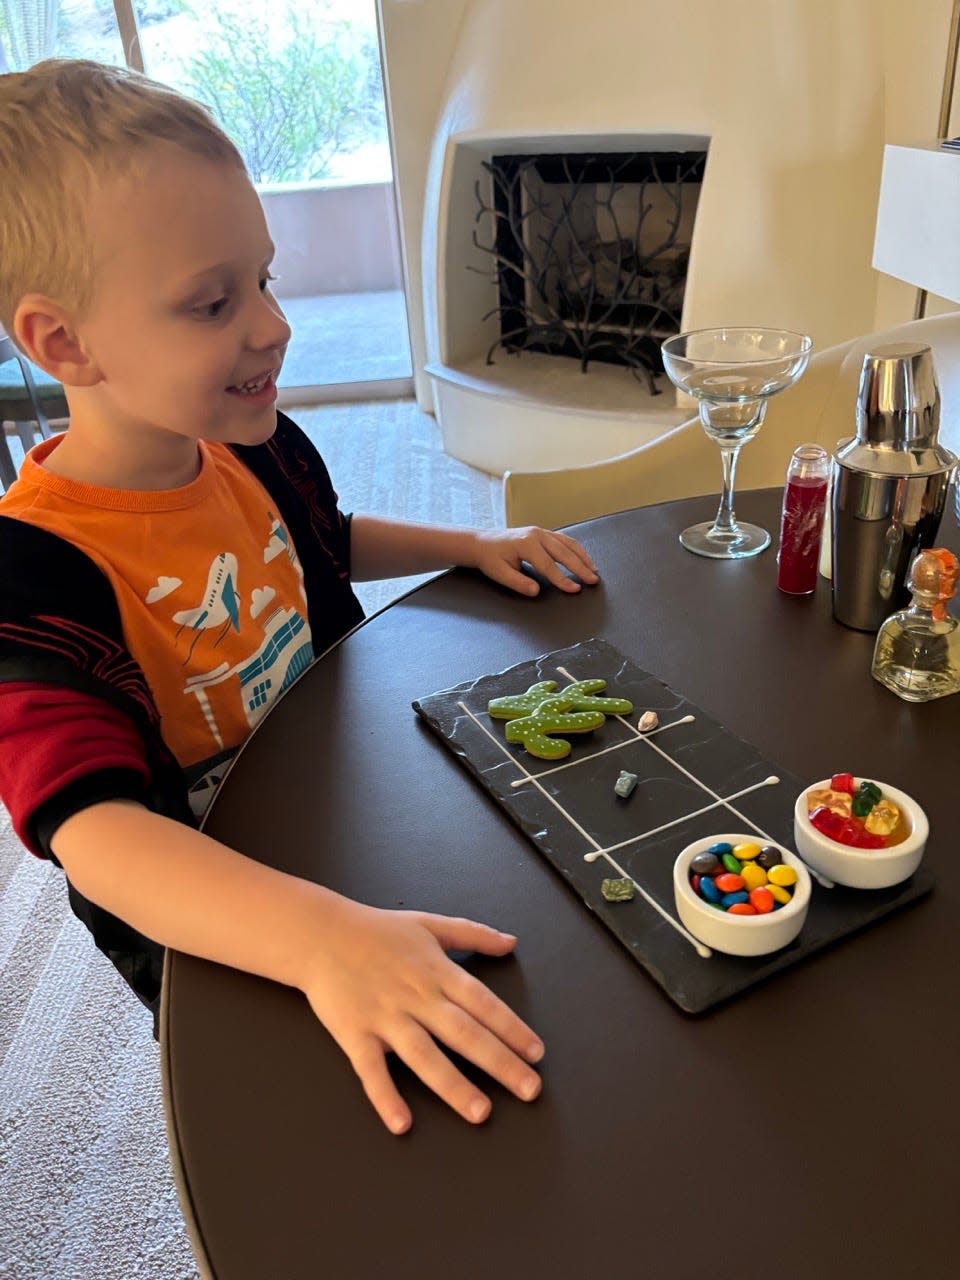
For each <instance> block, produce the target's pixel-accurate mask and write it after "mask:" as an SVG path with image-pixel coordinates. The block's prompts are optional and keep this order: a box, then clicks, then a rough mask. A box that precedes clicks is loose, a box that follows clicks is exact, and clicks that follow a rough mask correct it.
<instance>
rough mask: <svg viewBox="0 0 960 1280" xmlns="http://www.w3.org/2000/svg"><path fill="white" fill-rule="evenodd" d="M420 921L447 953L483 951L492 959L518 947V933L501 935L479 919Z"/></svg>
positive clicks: (431, 917) (432, 917)
mask: <svg viewBox="0 0 960 1280" xmlns="http://www.w3.org/2000/svg"><path fill="white" fill-rule="evenodd" d="M420 919H421V922H422V924H423V926H424V928H425V929H428V930H429V931H430V932H431V933H432V934H433V936H434V937H435V938H436V940H437V941H438V942H439V943H440V945H441V947H443V949H444V951H482V952H483V953H484V955H488V956H505V955H506V954H507V952H509V951H512V950H513V948H514V947H515V946H516V945H517V939H516V937H515V935H514V934H512V933H501V932H500V930H499V929H491V927H490V926H489V925H488V924H480V923H479V921H477V920H465V919H463V918H462V917H457V916H435V915H423V916H421V917H420Z"/></svg>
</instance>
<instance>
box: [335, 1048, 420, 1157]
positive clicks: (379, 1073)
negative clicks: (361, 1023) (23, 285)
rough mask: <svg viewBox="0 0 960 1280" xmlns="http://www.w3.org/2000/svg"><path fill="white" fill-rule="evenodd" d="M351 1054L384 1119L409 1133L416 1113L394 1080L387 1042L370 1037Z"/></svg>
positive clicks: (389, 1125) (394, 1130) (397, 1130)
mask: <svg viewBox="0 0 960 1280" xmlns="http://www.w3.org/2000/svg"><path fill="white" fill-rule="evenodd" d="M348 1056H349V1058H350V1062H351V1065H352V1066H353V1069H354V1071H355V1072H356V1073H357V1075H358V1076H359V1077H360V1083H361V1084H362V1085H363V1091H364V1093H365V1094H366V1095H367V1097H368V1099H369V1100H370V1103H371V1105H372V1106H373V1109H374V1111H376V1113H377V1115H378V1116H379V1117H380V1119H381V1120H382V1121H383V1123H384V1124H385V1125H386V1126H387V1128H388V1129H389V1130H390V1132H391V1133H397V1134H400V1133H406V1132H407V1130H408V1129H409V1128H410V1125H411V1124H412V1123H413V1116H412V1115H411V1112H410V1108H409V1107H408V1106H407V1104H406V1103H405V1102H404V1100H403V1098H402V1097H401V1096H400V1093H399V1091H398V1089H397V1086H396V1085H395V1084H394V1083H393V1078H392V1077H391V1075H390V1072H389V1070H388V1068H387V1062H386V1058H385V1056H384V1051H383V1046H382V1045H381V1044H380V1043H379V1041H377V1040H375V1039H374V1038H373V1037H366V1038H365V1039H364V1040H363V1042H362V1043H361V1045H360V1046H359V1047H358V1048H357V1049H354V1050H353V1052H349V1051H348Z"/></svg>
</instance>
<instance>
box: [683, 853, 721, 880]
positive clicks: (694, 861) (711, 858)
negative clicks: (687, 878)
mask: <svg viewBox="0 0 960 1280" xmlns="http://www.w3.org/2000/svg"><path fill="white" fill-rule="evenodd" d="M722 865H723V864H722V863H721V861H720V859H719V858H718V857H717V855H716V854H715V853H711V852H710V851H709V850H706V851H705V852H703V853H698V854H696V856H695V857H693V858H691V859H690V870H691V871H696V872H697V873H698V874H699V875H702V876H713V875H716V873H717V872H718V871H719V870H720V868H721V866H722Z"/></svg>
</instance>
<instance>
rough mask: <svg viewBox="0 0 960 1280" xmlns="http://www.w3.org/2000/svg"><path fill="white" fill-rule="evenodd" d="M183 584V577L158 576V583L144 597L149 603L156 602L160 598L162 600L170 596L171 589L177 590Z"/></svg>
mask: <svg viewBox="0 0 960 1280" xmlns="http://www.w3.org/2000/svg"><path fill="white" fill-rule="evenodd" d="M182 585H183V579H182V578H164V577H163V576H162V575H161V576H160V577H159V578H157V585H156V586H155V587H151V588H150V590H149V591H148V592H147V594H146V596H145V597H144V599H145V600H146V602H147V604H156V603H157V601H158V600H162V599H163V598H164V596H168V595H169V594H170V592H171V591H176V589H177V587H179V586H182Z"/></svg>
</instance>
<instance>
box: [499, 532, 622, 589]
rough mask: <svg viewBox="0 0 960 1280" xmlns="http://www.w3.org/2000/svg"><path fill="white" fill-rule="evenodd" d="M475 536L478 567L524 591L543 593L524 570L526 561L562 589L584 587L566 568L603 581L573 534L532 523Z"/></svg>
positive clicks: (591, 581)
mask: <svg viewBox="0 0 960 1280" xmlns="http://www.w3.org/2000/svg"><path fill="white" fill-rule="evenodd" d="M475 536H476V561H475V567H476V568H477V569H479V570H480V571H481V572H482V573H485V574H486V575H487V577H488V578H492V579H493V581H494V582H500V583H502V584H503V585H504V586H505V587H510V588H511V590H513V591H517V592H519V594H520V595H523V596H535V595H539V593H540V584H539V583H538V582H536V581H535V580H534V579H533V578H531V577H530V576H529V575H528V574H526V573H524V572H523V569H522V565H523V563H524V561H525V562H526V563H527V564H529V565H530V567H531V568H532V569H535V570H536V571H537V573H539V574H540V575H541V576H542V577H544V578H546V580H547V581H548V582H551V583H553V585H554V586H555V587H559V589H560V590H561V591H567V592H575V591H579V590H580V587H581V583H579V582H573V581H572V580H571V579H570V578H568V577H567V575H566V574H565V573H564V572H563V570H564V569H567V570H569V572H570V573H574V574H576V576H577V577H578V578H581V579H582V580H583V582H586V583H588V584H589V585H591V586H592V585H593V584H594V583H595V582H598V581H599V577H598V574H597V570H596V567H595V565H594V563H593V561H592V560H591V559H590V556H589V555H588V554H587V552H586V551H585V550H584V548H583V547H582V546H581V545H580V543H579V542H577V540H576V539H575V538H571V537H570V535H569V534H566V533H554V532H551V530H549V529H539V528H537V526H536V525H530V526H528V527H527V528H525V529H497V530H494V531H490V532H488V531H486V530H483V531H478V532H477V533H476V535H475Z"/></svg>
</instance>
